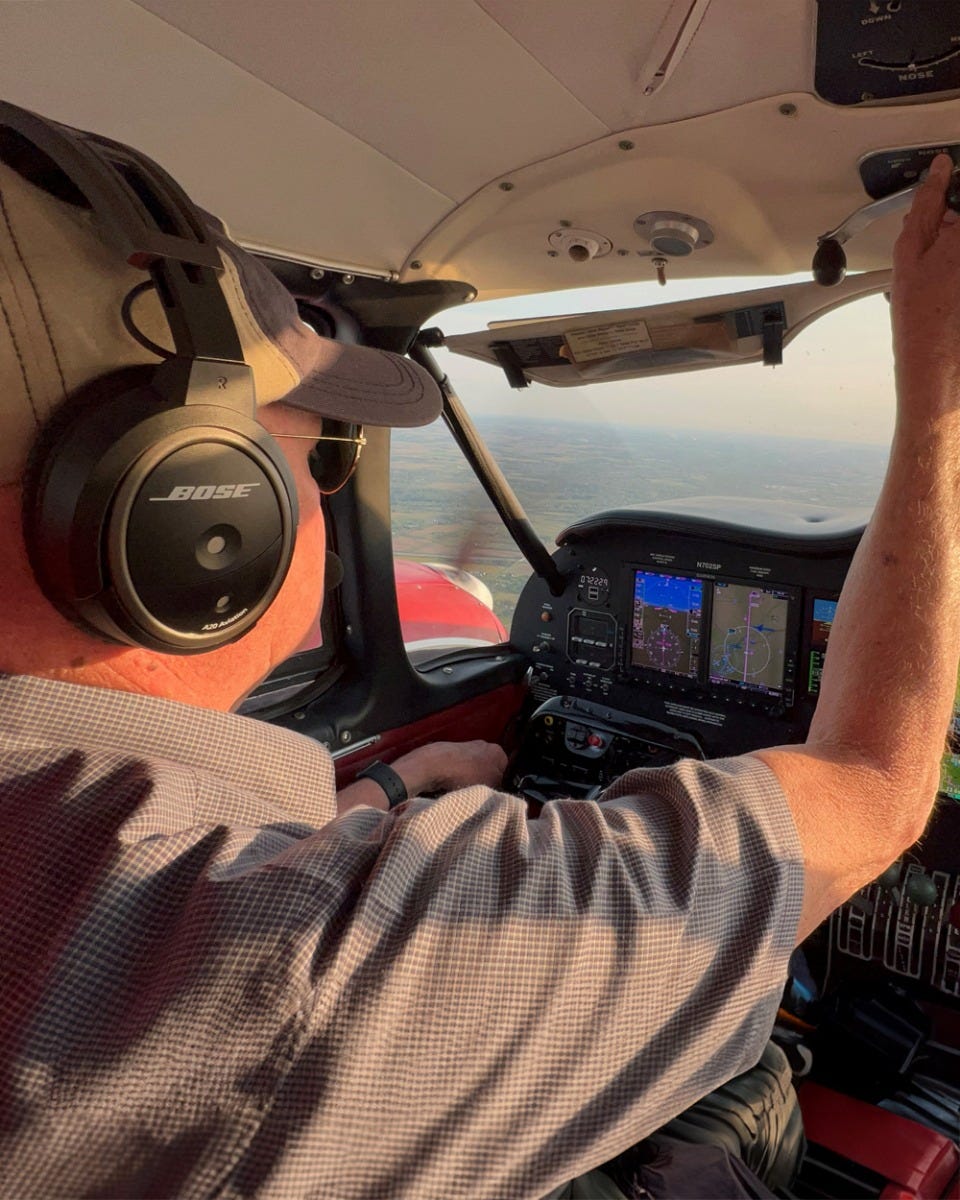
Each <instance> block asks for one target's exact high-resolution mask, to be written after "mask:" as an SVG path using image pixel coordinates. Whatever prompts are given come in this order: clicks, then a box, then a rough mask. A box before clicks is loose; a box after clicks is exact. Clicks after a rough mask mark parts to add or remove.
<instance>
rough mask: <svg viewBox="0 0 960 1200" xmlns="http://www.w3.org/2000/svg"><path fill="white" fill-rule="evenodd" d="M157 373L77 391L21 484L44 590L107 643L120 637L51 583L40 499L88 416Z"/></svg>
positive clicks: (50, 425) (30, 546)
mask: <svg viewBox="0 0 960 1200" xmlns="http://www.w3.org/2000/svg"><path fill="white" fill-rule="evenodd" d="M153 370H154V369H153V367H150V366H135V367H123V368H121V369H120V370H117V371H112V372H110V373H109V374H107V375H101V376H100V377H99V378H97V379H93V380H91V381H90V382H89V383H86V384H85V385H84V386H83V387H81V388H78V389H77V390H76V391H74V392H72V393H71V394H70V395H69V396H68V397H67V399H66V400H64V402H63V403H62V404H61V405H60V406H59V407H58V408H57V409H56V410H55V411H54V412H53V413H52V414H51V416H50V417H49V418H48V420H47V422H46V424H45V425H43V427H42V428H41V429H40V432H39V433H38V434H37V437H36V438H35V440H34V442H33V445H32V446H31V448H30V454H29V457H28V458H27V463H26V466H25V467H24V471H23V476H22V478H21V481H20V489H21V492H20V494H21V525H22V530H23V541H24V546H25V548H26V552H27V561H28V562H29V564H30V569H31V570H32V571H33V575H34V578H35V579H36V581H37V583H38V585H39V587H40V590H41V591H42V592H43V594H44V595H45V596H46V598H47V600H49V601H50V603H51V604H52V605H53V606H54V608H56V610H57V611H58V612H59V613H60V615H61V616H62V617H64V618H66V620H68V621H69V622H70V623H71V624H72V625H75V626H76V627H77V628H79V629H82V630H83V631H84V633H92V634H95V635H96V636H99V637H101V638H103V640H104V641H110V642H113V641H116V638H114V637H109V636H107V635H106V634H104V633H103V632H102V631H101V630H100V629H98V628H96V626H93V625H91V624H90V623H89V622H88V621H85V620H83V618H82V617H81V616H80V614H79V613H78V612H77V610H76V608H75V607H74V606H73V605H72V604H69V603H66V602H65V598H64V597H63V596H62V595H61V594H59V593H58V591H57V590H56V589H55V588H52V587H50V586H48V585H47V581H46V572H45V570H44V567H43V563H42V561H41V556H40V549H39V547H40V546H41V545H42V544H43V529H42V517H41V507H42V505H41V497H42V495H43V489H44V486H45V482H46V479H47V477H48V474H49V470H50V466H51V463H52V462H53V461H54V457H55V453H56V449H57V447H58V446H59V445H61V444H62V443H63V441H64V440H65V438H67V437H68V436H69V434H70V431H71V430H72V429H73V428H75V426H76V425H77V424H78V422H80V421H82V420H83V419H84V417H85V416H86V415H87V414H89V413H93V412H95V411H97V410H98V409H100V408H102V407H103V405H105V404H108V403H110V402H111V401H113V400H115V399H116V398H117V397H118V396H122V395H124V394H125V393H128V392H132V391H136V390H140V389H142V388H146V387H149V386H150V380H151V378H152V376H153Z"/></svg>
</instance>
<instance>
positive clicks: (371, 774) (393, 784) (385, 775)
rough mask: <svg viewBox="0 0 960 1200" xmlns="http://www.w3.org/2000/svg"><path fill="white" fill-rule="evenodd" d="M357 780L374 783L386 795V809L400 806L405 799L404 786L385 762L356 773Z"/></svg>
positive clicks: (376, 763)
mask: <svg viewBox="0 0 960 1200" xmlns="http://www.w3.org/2000/svg"><path fill="white" fill-rule="evenodd" d="M356 777H357V779H372V780H373V782H374V783H376V784H379V785H380V787H382V788H383V790H384V791H385V792H386V794H387V801H388V804H387V807H388V808H396V807H397V805H398V804H402V803H403V802H404V800H406V799H408V797H407V788H406V784H405V783H404V782H403V780H402V779H401V778H400V776H399V775H398V774H397V773H396V771H395V770H394V769H393V767H388V766H387V764H386V763H385V762H380V761H379V759H378V760H377V761H376V762H373V763H371V764H370V766H369V767H364V768H363V770H362V771H358V772H357V775H356Z"/></svg>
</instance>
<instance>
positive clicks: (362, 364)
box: [217, 230, 443, 427]
mask: <svg viewBox="0 0 960 1200" xmlns="http://www.w3.org/2000/svg"><path fill="white" fill-rule="evenodd" d="M217 240H218V242H219V246H220V250H221V251H222V253H223V255H224V256H225V257H226V258H228V259H229V261H230V263H231V264H232V266H233V267H234V269H235V271H236V275H237V279H238V282H239V287H240V290H241V292H242V300H243V302H244V303H245V305H246V307H248V309H249V313H250V315H252V317H253V319H254V321H255V322H256V325H257V326H258V327H259V330H260V331H261V333H262V335H263V337H265V338H266V339H268V341H269V342H270V343H271V344H272V346H273V347H274V348H275V350H277V351H279V352H280V353H281V354H282V355H283V356H284V357H285V358H286V359H287V360H288V361H289V362H290V363H291V364H292V366H293V367H294V369H295V371H296V375H297V376H299V382H294V383H293V386H292V387H290V388H289V390H286V391H285V392H284V394H283V395H280V396H278V395H263V396H262V397H261V402H264V403H270V402H271V401H273V400H277V399H281V400H282V401H283V403H284V404H289V405H292V406H293V407H294V408H300V409H305V410H307V411H308V412H315V413H318V414H320V415H321V416H324V417H332V418H334V419H336V420H340V421H352V422H354V423H356V424H362V425H390V426H400V427H410V426H414V425H427V424H429V423H430V422H431V421H434V420H436V418H437V417H438V416H439V415H440V410H441V408H442V407H443V400H442V396H441V394H440V389H439V387H438V386H437V384H436V382H435V381H434V380H433V378H432V377H431V376H430V375H429V374H428V372H427V371H425V370H424V369H423V368H422V367H420V366H418V365H417V364H416V363H414V362H411V361H410V359H408V358H403V357H402V356H401V355H399V354H393V353H391V352H390V351H387V350H376V349H373V348H372V347H369V346H354V345H349V344H347V343H344V342H335V341H332V340H331V339H330V338H325V337H321V336H320V334H318V333H317V332H316V331H315V330H313V329H311V328H310V327H309V326H308V325H306V324H304V322H303V321H302V320H301V319H300V314H299V312H298V311H297V306H296V302H295V301H294V299H293V297H292V296H291V295H290V293H289V292H288V291H287V289H286V288H285V287H284V286H283V284H282V283H281V282H280V280H279V279H277V277H276V276H275V275H274V274H273V272H272V271H271V270H270V269H269V268H268V267H267V266H266V264H265V263H263V262H261V261H260V260H259V259H257V258H256V257H255V256H254V255H252V254H248V253H247V252H246V251H244V250H241V249H240V248H239V247H238V246H237V245H236V243H234V242H232V241H230V240H229V239H228V238H227V237H226V236H225V234H224V233H220V232H219V230H218V239H217ZM226 290H227V293H228V300H230V302H231V308H235V303H234V300H235V299H236V298H233V297H230V295H229V288H227V289H226ZM234 315H235V316H236V315H237V314H236V312H235V314H234ZM245 350H246V346H245Z"/></svg>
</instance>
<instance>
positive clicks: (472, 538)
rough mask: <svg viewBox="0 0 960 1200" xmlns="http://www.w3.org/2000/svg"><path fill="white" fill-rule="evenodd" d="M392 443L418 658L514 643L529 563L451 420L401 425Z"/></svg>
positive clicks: (410, 639) (406, 592)
mask: <svg viewBox="0 0 960 1200" xmlns="http://www.w3.org/2000/svg"><path fill="white" fill-rule="evenodd" d="M390 447H391V448H390V461H391V467H390V493H391V505H392V509H393V552H394V576H395V580H396V588H397V604H398V607H399V611H400V624H401V627H402V629H403V640H404V644H405V645H406V648H407V653H408V654H409V656H410V659H411V661H412V662H413V663H415V664H416V663H422V662H426V661H428V660H429V659H431V658H435V657H437V656H439V655H442V654H446V653H448V652H450V651H452V650H456V649H464V648H469V647H476V646H484V645H497V644H499V643H500V642H504V641H506V639H507V631H508V628H509V624H510V617H511V615H512V613H513V607H514V605H515V603H516V597H517V595H518V594H519V591H520V588H521V587H522V586H523V583H524V581H525V580H526V578H527V575H528V574H529V569H528V568H527V565H526V563H525V562H523V560H522V558H521V556H520V553H519V551H518V550H517V548H516V546H514V544H513V542H512V541H511V539H510V536H509V534H508V533H507V531H506V530H505V529H504V527H503V525H502V524H501V523H500V520H499V518H498V517H497V515H496V513H495V512H494V510H493V508H492V506H491V504H490V501H489V500H488V498H487V495H486V493H485V492H484V490H483V488H482V487H481V486H480V484H479V483H478V481H477V479H476V476H475V475H474V474H473V472H472V471H471V469H470V467H469V465H468V464H467V462H466V461H465V460H464V458H463V455H462V454H461V453H460V451H459V449H458V447H457V445H456V443H455V442H454V441H453V438H452V437H451V435H450V433H449V431H448V430H447V428H446V426H445V425H443V424H442V422H439V421H438V422H436V423H435V424H433V425H429V426H427V427H425V428H421V429H395V430H393V432H392V434H391V443H390ZM518 560H519V562H518Z"/></svg>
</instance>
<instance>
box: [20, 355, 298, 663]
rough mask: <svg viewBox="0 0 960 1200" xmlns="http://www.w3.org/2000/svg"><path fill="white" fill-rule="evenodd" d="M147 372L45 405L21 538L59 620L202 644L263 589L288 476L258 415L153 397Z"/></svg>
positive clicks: (203, 647)
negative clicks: (50, 410) (52, 408)
mask: <svg viewBox="0 0 960 1200" xmlns="http://www.w3.org/2000/svg"><path fill="white" fill-rule="evenodd" d="M152 378H153V372H152V370H151V369H150V368H147V369H146V373H144V372H143V371H138V372H137V373H136V374H131V373H129V372H118V373H116V375H114V376H110V377H105V378H104V379H102V380H99V381H98V382H97V385H96V386H92V387H88V388H84V389H83V390H82V392H79V393H77V395H76V396H75V397H71V400H70V402H69V404H68V405H67V406H65V409H64V411H63V413H58V414H57V417H56V418H55V420H54V421H53V422H51V426H50V428H49V429H48V430H45V431H44V433H43V435H42V436H41V438H40V439H39V441H38V444H37V447H36V450H35V453H34V454H33V456H32V461H31V464H30V468H29V471H28V478H27V479H26V480H25V484H26V486H25V488H24V534H25V540H26V542H27V547H28V554H29V556H30V562H31V566H32V568H33V570H34V574H35V576H36V578H37V580H38V582H39V584H40V586H41V588H42V589H43V591H44V593H45V595H46V596H47V597H48V599H50V600H51V601H52V603H53V604H54V605H55V606H56V607H57V608H58V609H59V611H60V612H62V613H64V614H65V615H67V616H68V617H69V619H70V620H72V621H74V622H75V623H79V624H81V625H82V626H84V627H85V628H88V629H91V630H92V631H94V632H96V633H98V634H99V635H101V636H105V637H107V638H108V639H111V640H114V641H117V642H121V643H123V644H127V645H136V646H142V647H145V648H147V649H150V650H157V651H161V652H165V653H171V654H190V653H201V652H203V651H207V650H210V649H213V648H215V647H216V646H219V645H223V644H224V643H226V642H228V641H233V640H235V639H236V638H237V637H239V636H242V634H243V633H245V632H247V631H248V630H249V629H250V628H251V627H252V626H253V625H254V624H255V623H256V621H257V620H258V619H259V617H260V616H261V615H262V614H263V612H264V611H265V610H266V608H267V607H268V606H269V604H270V603H271V602H272V600H273V599H274V597H275V595H276V593H277V591H278V590H279V588H280V585H281V584H282V582H283V578H284V576H285V575H286V571H287V568H288V567H289V563H290V559H291V557H292V553H293V544H294V537H295V530H296V519H297V511H296V488H295V484H294V482H293V479H292V476H291V474H290V471H289V467H288V466H287V463H286V459H285V457H284V456H283V454H282V452H281V451H280V449H279V447H278V446H277V445H276V443H275V442H274V441H273V439H272V438H271V437H270V436H269V435H268V434H267V432H266V430H265V429H264V428H263V427H262V426H261V425H259V424H258V423H257V422H255V421H252V420H251V419H249V418H247V417H245V416H243V415H241V414H239V413H236V412H233V411H231V410H229V409H224V408H220V407H217V406H214V405H207V404H203V403H200V404H184V403H176V402H172V403H171V402H170V401H164V399H163V398H162V397H161V396H160V394H159V393H158V392H157V391H156V390H154V388H153V387H152V386H151V379H152ZM131 385H132V386H131Z"/></svg>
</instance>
